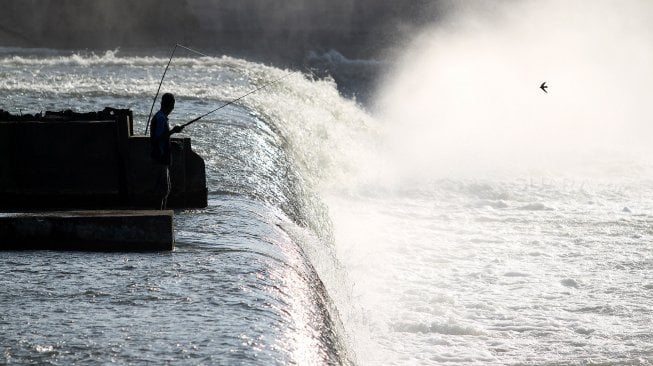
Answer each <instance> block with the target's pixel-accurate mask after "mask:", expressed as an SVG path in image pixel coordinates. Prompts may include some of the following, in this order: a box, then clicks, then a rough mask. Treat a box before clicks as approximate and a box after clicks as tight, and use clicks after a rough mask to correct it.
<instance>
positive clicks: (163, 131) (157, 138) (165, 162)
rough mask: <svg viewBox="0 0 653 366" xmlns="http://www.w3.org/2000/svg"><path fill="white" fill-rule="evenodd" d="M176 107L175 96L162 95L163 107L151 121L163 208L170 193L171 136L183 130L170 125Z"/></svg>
mask: <svg viewBox="0 0 653 366" xmlns="http://www.w3.org/2000/svg"><path fill="white" fill-rule="evenodd" d="M173 109H175V97H174V95H172V94H170V93H165V94H163V96H161V109H160V110H159V111H158V112H156V114H155V115H154V117H152V121H151V122H150V142H151V144H152V152H151V154H150V156H151V157H152V159H154V161H155V162H156V163H157V165H158V166H160V174H159V178H158V181H157V187H162V189H161V190H162V191H163V192H162V194H163V198H162V199H161V209H162V210H163V209H165V208H166V204H167V202H168V195H170V164H171V158H170V136H171V135H172V134H175V133H179V132H181V130H183V127H182V126H175V127H173V128H172V130H171V129H170V125H168V116H169V115H170V113H171V112H172V110H173Z"/></svg>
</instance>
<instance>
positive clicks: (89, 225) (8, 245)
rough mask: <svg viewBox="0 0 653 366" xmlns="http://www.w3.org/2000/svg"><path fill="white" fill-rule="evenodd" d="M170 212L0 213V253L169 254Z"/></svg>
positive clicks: (171, 213) (171, 234) (172, 239)
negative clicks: (105, 252)
mask: <svg viewBox="0 0 653 366" xmlns="http://www.w3.org/2000/svg"><path fill="white" fill-rule="evenodd" d="M172 220H173V212H172V211H145V210H132V211H129V210H120V211H118V210H115V211H113V210H112V211H108V210H97V211H53V212H20V213H0V250H78V251H127V252H131V251H137V252H142V251H170V250H172V249H173V248H174V232H173V223H172Z"/></svg>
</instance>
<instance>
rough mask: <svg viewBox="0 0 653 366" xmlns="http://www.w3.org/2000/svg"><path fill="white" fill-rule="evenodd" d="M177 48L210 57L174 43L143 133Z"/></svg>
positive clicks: (147, 126) (148, 125)
mask: <svg viewBox="0 0 653 366" xmlns="http://www.w3.org/2000/svg"><path fill="white" fill-rule="evenodd" d="M177 48H183V49H185V50H187V51H190V52H193V53H196V54H198V55H201V56H204V57H211V56H209V55H207V54H205V53H202V52H200V51H196V50H194V49H192V48H188V47H186V46H182V45H180V44H179V43H177V44H175V47H174V48H173V49H172V52H171V53H170V60H168V64H167V65H166V69H165V70H164V71H163V75H162V76H161V81H160V82H159V88H158V89H157V90H156V94H155V95H154V100H152V107H151V108H150V114H149V115H148V116H147V120H146V121H145V134H146V135H147V129H148V128H149V127H150V118H152V112H153V111H154V104H156V98H158V96H159V92H161V85H162V84H163V79H164V78H165V77H166V73H167V72H168V68H169V67H170V63H171V62H172V58H173V57H174V56H175V51H177Z"/></svg>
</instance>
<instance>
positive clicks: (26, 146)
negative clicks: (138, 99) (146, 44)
mask: <svg viewBox="0 0 653 366" xmlns="http://www.w3.org/2000/svg"><path fill="white" fill-rule="evenodd" d="M133 130H134V129H133V114H132V112H131V110H128V109H114V108H105V109H104V110H102V111H98V112H90V113H75V112H72V111H70V110H68V111H62V112H45V114H36V115H13V114H10V113H8V112H5V111H2V110H0V250H30V249H51V250H101V251H113V250H117V251H149V250H172V249H173V248H174V231H173V211H172V210H171V209H191V208H203V207H206V206H207V188H206V173H205V166H204V161H203V160H202V158H201V157H200V156H199V155H197V154H196V153H195V152H193V150H192V148H191V140H190V138H172V139H171V144H172V149H171V151H172V153H171V154H172V161H173V163H172V165H171V166H170V182H171V189H170V194H169V196H168V201H167V207H166V208H167V209H168V210H159V208H160V204H161V199H162V195H163V194H164V193H163V192H165V181H162V174H161V170H162V168H161V166H157V165H155V163H154V162H153V160H152V159H151V158H150V146H151V145H150V138H149V137H146V136H136V135H134V133H133Z"/></svg>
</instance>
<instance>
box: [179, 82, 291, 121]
mask: <svg viewBox="0 0 653 366" xmlns="http://www.w3.org/2000/svg"><path fill="white" fill-rule="evenodd" d="M290 74H291V72H288V73H286V75H284V76H282V77H280V78H278V79H275V80H273V81H271V82H269V83H266V84H264V85H262V86H260V87H258V88H256V89H254V90H251V91H249V92H248V93H247V94H243V95H241V96H240V97H238V98H236V99H234V100H232V101H229V102H227V103H224V104H223V105H221V106H219V107H218V108H216V109H214V110H212V111H210V112H207V113H204V114H203V115H201V116H199V117H197V118H195V119H193V120H190V121H188V122H186V123H184V124H183V125H181V126H179V127H181V129H184V127H186V126H189V125H191V124H193V123H195V122H197V121H199V120H200V119H202V118H204V117H206V116H208V115H209V114H213V113H215V112H217V111H219V110H220V109H222V108H224V107H226V106H228V105H230V104H234V103H236V102H237V101H239V100H241V99H243V98H245V97H246V96H248V95H250V94H254V93H256V92H257V91H259V90H261V89H263V88H267V87H268V86H270V85H272V84H276V83H278V82H279V81H281V80H282V79H284V78H286V77H288V76H289V75H290Z"/></svg>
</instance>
